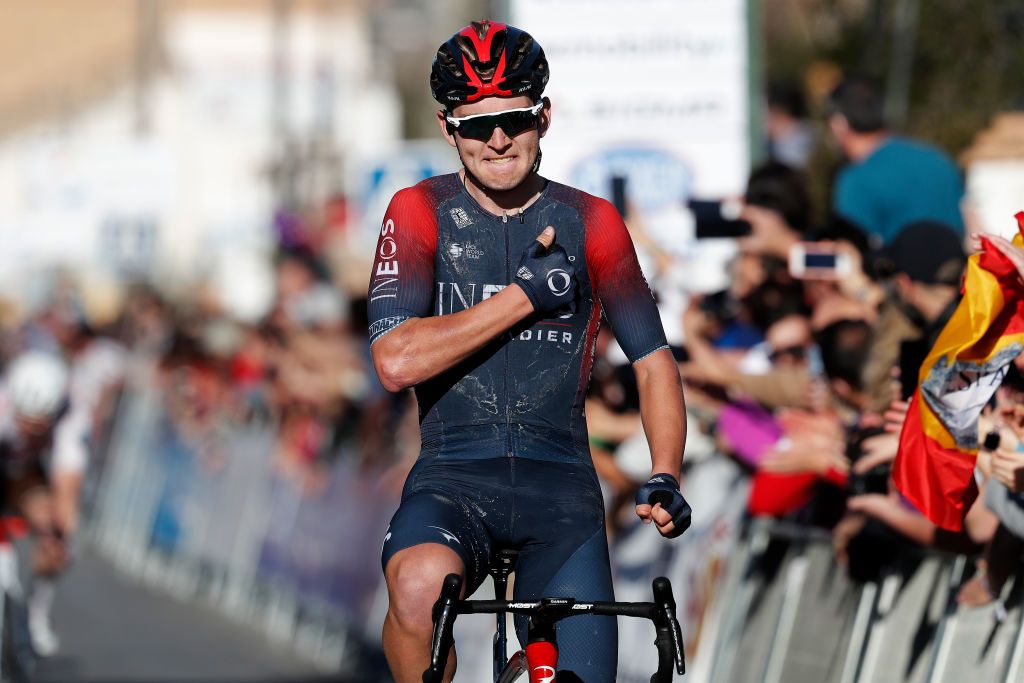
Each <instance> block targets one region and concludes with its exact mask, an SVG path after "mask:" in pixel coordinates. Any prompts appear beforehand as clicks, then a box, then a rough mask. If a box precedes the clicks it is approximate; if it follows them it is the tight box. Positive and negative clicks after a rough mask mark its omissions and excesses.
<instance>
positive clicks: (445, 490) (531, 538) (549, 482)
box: [381, 458, 618, 683]
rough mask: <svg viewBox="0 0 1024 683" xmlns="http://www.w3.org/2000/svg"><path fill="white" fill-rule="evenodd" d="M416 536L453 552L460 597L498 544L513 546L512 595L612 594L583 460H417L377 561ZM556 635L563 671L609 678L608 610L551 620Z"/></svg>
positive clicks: (592, 484)
mask: <svg viewBox="0 0 1024 683" xmlns="http://www.w3.org/2000/svg"><path fill="white" fill-rule="evenodd" d="M422 543H438V544H441V545H445V546H447V547H449V548H451V549H452V550H454V551H455V552H456V553H458V555H459V557H461V558H462V561H463V563H464V564H465V568H466V586H467V595H469V594H471V593H472V592H473V591H475V590H476V589H477V588H478V587H479V586H480V584H481V583H482V582H483V580H484V579H485V578H486V577H487V574H488V571H489V568H490V564H491V558H492V557H493V554H494V553H495V552H496V550H497V549H499V548H514V549H517V550H519V560H518V563H517V565H516V575H515V582H514V590H513V597H514V599H516V600H534V599H538V598H541V597H574V598H578V599H581V600H587V601H592V600H614V595H613V592H612V577H611V569H610V566H609V560H608V544H607V538H606V535H605V528H604V503H603V500H602V497H601V490H600V488H599V486H598V482H597V476H596V474H595V473H594V469H593V467H592V466H590V465H589V463H588V464H585V465H584V464H579V463H562V462H549V461H543V460H531V459H527V458H489V459H485V460H448V459H443V458H421V459H420V461H419V462H417V463H416V465H415V466H414V467H413V469H412V472H410V473H409V478H408V479H407V480H406V483H405V489H404V491H403V493H402V504H401V506H400V507H399V508H398V511H397V512H396V513H395V515H394V517H393V518H392V520H391V525H390V527H389V528H388V532H387V535H386V536H385V539H384V547H383V551H382V560H381V561H382V565H383V566H384V567H387V563H388V561H389V560H390V559H391V558H392V557H393V556H394V555H395V554H396V553H398V552H399V551H401V550H404V549H406V548H409V547H412V546H415V545H419V544H422ZM438 590H439V591H440V585H438ZM525 628H526V620H525V619H517V620H516V630H517V633H518V636H519V640H520V642H521V643H525V642H526V633H525ZM557 640H558V646H559V670H560V671H564V672H573V673H575V674H576V675H577V676H578V677H579V678H580V680H583V681H587V683H601V682H604V681H608V682H609V683H611V682H612V681H614V680H615V669H616V663H617V655H618V652H617V628H616V623H615V618H614V617H607V616H594V615H586V616H578V617H572V618H570V619H565V620H563V621H561V622H559V623H558V625H557Z"/></svg>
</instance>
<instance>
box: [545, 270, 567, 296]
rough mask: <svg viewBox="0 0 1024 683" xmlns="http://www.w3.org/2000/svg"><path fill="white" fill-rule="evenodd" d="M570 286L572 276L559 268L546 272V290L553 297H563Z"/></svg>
mask: <svg viewBox="0 0 1024 683" xmlns="http://www.w3.org/2000/svg"><path fill="white" fill-rule="evenodd" d="M571 286H572V276H570V275H569V273H567V272H565V271H564V270H562V269H561V268H555V269H553V270H551V271H549V272H548V289H550V290H551V293H552V294H554V295H555V296H565V295H566V294H568V293H569V288H570V287H571Z"/></svg>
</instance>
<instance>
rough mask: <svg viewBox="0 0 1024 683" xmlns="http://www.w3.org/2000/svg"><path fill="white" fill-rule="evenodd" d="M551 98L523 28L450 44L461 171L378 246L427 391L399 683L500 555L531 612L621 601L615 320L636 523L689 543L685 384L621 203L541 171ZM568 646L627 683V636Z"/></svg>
mask: <svg viewBox="0 0 1024 683" xmlns="http://www.w3.org/2000/svg"><path fill="white" fill-rule="evenodd" d="M547 81H548V63H547V60H546V58H545V56H544V51H543V50H542V49H541V47H540V45H539V44H538V43H537V42H536V41H535V40H534V39H533V38H532V37H531V36H530V35H529V34H528V33H526V32H524V31H522V30H520V29H517V28H515V27H512V26H507V25H505V24H499V23H494V22H486V21H485V22H479V23H473V24H471V25H470V26H467V27H465V28H464V29H462V30H461V31H459V32H458V33H456V34H455V35H453V36H452V37H451V39H449V40H448V41H446V42H445V43H444V44H443V45H442V46H441V47H440V49H439V50H438V52H437V56H436V58H435V60H434V63H433V67H432V70H431V75H430V85H431V89H432V92H433V95H434V98H435V99H436V100H437V101H438V102H439V103H440V104H441V105H442V106H443V107H444V108H443V109H442V110H441V111H440V112H438V114H437V119H438V123H439V125H440V127H441V131H442V134H443V135H444V136H445V138H446V139H447V141H448V143H449V144H450V145H452V147H454V148H455V150H456V151H457V152H458V155H459V158H460V160H461V161H462V169H461V170H460V171H459V172H458V173H453V174H450V175H446V176H439V177H436V178H431V179H429V180H426V181H424V182H422V183H420V184H418V185H416V186H415V187H411V188H407V189H405V190H402V191H400V192H399V193H397V194H396V195H395V197H394V198H393V199H392V202H391V205H390V206H389V208H388V211H387V214H386V215H385V217H384V221H383V225H382V227H381V234H380V239H379V241H378V245H377V254H376V259H375V262H374V267H373V272H372V276H371V281H370V287H369V306H370V344H371V352H372V355H373V361H374V366H375V367H376V370H377V373H378V375H379V377H380V379H381V382H382V383H383V384H384V386H385V387H386V388H387V389H389V390H391V391H399V390H402V389H405V388H408V387H414V388H415V392H416V398H417V401H418V402H419V406H420V430H421V437H422V444H421V453H420V458H419V460H418V461H417V463H416V465H415V466H414V467H413V470H412V472H411V473H410V474H409V477H408V479H407V480H406V484H405V490H404V491H403V496H402V503H401V506H400V507H399V509H398V511H397V512H396V513H395V516H394V517H393V518H392V521H391V525H390V527H389V529H388V533H387V534H386V536H385V538H384V546H383V552H382V565H383V567H384V574H385V578H386V580H387V585H388V594H389V601H390V602H389V610H388V615H387V619H386V621H385V625H384V648H385V652H386V654H387V657H388V662H389V664H390V666H391V669H392V672H393V674H394V676H395V679H396V681H398V683H412V682H414V681H419V680H420V676H421V674H422V672H423V671H424V669H425V668H426V667H427V664H428V662H429V658H430V655H429V652H430V637H431V629H432V621H431V607H432V605H433V602H434V599H435V597H436V596H437V594H438V590H439V588H440V586H441V584H442V582H443V580H444V577H445V576H446V575H447V574H449V573H453V572H454V573H458V574H461V575H462V576H463V577H464V582H463V585H464V586H465V587H466V591H467V593H472V592H473V591H474V590H475V589H476V588H477V587H478V586H479V585H480V583H481V582H482V581H483V579H484V578H485V577H486V576H487V574H488V568H489V566H490V563H491V562H492V557H494V556H495V554H496V552H497V551H498V550H499V549H501V548H514V549H517V550H519V560H518V565H517V568H516V577H517V578H516V584H515V598H516V599H517V600H518V599H532V598H538V597H540V596H545V595H548V596H550V595H559V596H578V597H580V598H585V599H587V600H612V599H613V595H612V582H611V569H610V567H609V559H608V548H607V543H606V536H605V530H604V511H603V503H602V498H601V492H600V488H599V486H598V482H597V477H596V475H595V473H594V468H593V464H592V463H591V460H590V451H589V447H588V441H587V429H586V420H585V418H584V415H583V404H584V398H585V393H586V388H587V384H588V382H589V379H590V370H591V367H592V365H593V357H594V348H595V343H594V342H595V338H596V335H597V331H598V327H599V324H600V321H601V318H602V314H603V315H604V316H605V317H607V319H608V320H609V322H610V323H611V327H612V330H613V331H614V332H615V336H616V337H617V339H618V342H619V344H620V345H621V346H622V348H623V350H624V351H625V352H626V354H627V355H628V356H629V358H630V360H631V361H632V362H633V363H634V368H635V371H636V373H637V380H638V385H639V390H640V396H641V404H642V405H641V415H642V418H643V423H644V426H645V429H646V431H647V437H648V441H649V442H650V445H651V458H652V478H651V481H650V482H649V483H648V484H647V485H645V486H644V487H643V488H642V489H641V491H640V493H639V494H638V497H637V509H636V511H637V515H638V516H640V517H641V518H642V519H643V520H644V521H645V522H648V523H650V522H653V523H654V524H655V525H656V526H657V528H658V530H659V531H660V532H661V534H662V535H664V536H669V537H671V536H677V535H679V534H680V533H682V531H683V530H684V529H685V528H686V526H688V525H689V506H688V505H686V502H685V501H684V500H683V498H682V496H681V495H680V493H679V486H678V482H677V480H676V477H677V476H678V475H679V469H680V462H681V459H682V453H683V443H684V440H685V429H686V420H685V417H684V405H683V395H682V388H681V382H680V378H679V372H678V369H677V367H676V364H675V361H674V360H673V357H672V354H671V352H670V351H669V349H668V346H667V344H666V343H665V336H664V332H663V330H662V325H661V320H660V319H659V317H658V311H657V308H656V307H655V304H654V299H653V296H652V294H651V291H650V289H649V287H648V285H647V282H646V281H645V280H644V277H643V275H642V274H641V272H640V268H639V265H638V263H637V258H636V253H635V251H634V249H633V244H632V242H631V241H630V238H629V234H628V233H627V231H626V228H625V225H624V224H623V222H622V218H621V216H619V214H618V212H617V211H616V210H615V209H614V207H612V205H611V204H609V203H608V202H606V201H604V200H603V199H599V198H597V197H593V196H591V195H588V194H586V193H584V192H581V191H579V190H576V189H573V188H571V187H567V186H565V185H561V184H559V183H555V182H551V181H548V180H546V179H545V178H543V177H541V176H540V175H539V174H538V172H537V171H538V168H539V166H540V156H541V155H540V139H541V138H542V137H543V136H544V135H545V133H546V132H547V131H548V128H549V127H550V125H551V103H550V101H549V100H548V99H547V98H545V97H543V91H544V87H545V85H546V84H547ZM652 494H653V495H655V496H659V497H660V496H663V497H664V500H665V501H666V502H665V503H664V504H661V503H659V504H656V505H654V506H653V507H652V506H651V505H650V504H649V502H648V501H649V499H650V497H651V496H652ZM524 626H525V624H523V623H520V624H517V628H518V629H519V632H520V637H521V638H522V637H523V630H524ZM556 637H557V639H558V641H559V645H560V656H559V671H560V672H561V673H560V674H559V680H560V681H562V680H582V681H587V683H604V682H608V683H610V682H611V681H614V680H615V669H616V656H617V645H616V628H615V621H614V618H611V617H601V616H584V617H578V618H576V619H570V620H566V621H564V622H561V623H559V625H558V630H557V632H556ZM454 670H455V660H454V656H453V657H452V659H451V661H450V662H449V666H448V672H447V676H448V678H447V680H450V679H451V677H452V676H453V675H454ZM573 676H575V678H574V677H573Z"/></svg>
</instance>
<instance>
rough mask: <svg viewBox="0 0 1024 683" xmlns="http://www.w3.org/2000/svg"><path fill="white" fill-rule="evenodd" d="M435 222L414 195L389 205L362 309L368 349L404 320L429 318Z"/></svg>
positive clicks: (421, 199) (409, 191)
mask: <svg viewBox="0 0 1024 683" xmlns="http://www.w3.org/2000/svg"><path fill="white" fill-rule="evenodd" d="M436 245H437V216H436V215H435V213H434V208H433V206H432V205H431V203H430V202H429V200H428V199H427V197H426V196H425V195H424V193H423V192H422V191H420V190H419V189H417V188H415V187H412V188H407V189H405V190H402V191H400V192H398V193H397V194H396V195H395V196H394V197H393V198H392V200H391V204H390V205H389V206H388V210H387V213H386V214H384V222H383V223H382V224H381V228H380V237H379V238H378V240H377V252H376V254H375V256H374V260H373V270H372V271H371V274H370V287H369V292H368V293H367V303H368V308H369V317H370V329H369V332H370V344H371V345H372V344H373V343H374V342H376V341H377V340H378V339H380V338H381V337H382V336H384V335H385V334H387V333H388V332H390V331H391V330H393V329H394V328H395V327H397V326H398V325H401V324H402V323H403V322H405V321H406V320H408V319H409V318H422V317H426V316H428V315H430V312H431V306H432V303H433V295H434V252H435V249H436Z"/></svg>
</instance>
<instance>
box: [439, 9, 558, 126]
mask: <svg viewBox="0 0 1024 683" xmlns="http://www.w3.org/2000/svg"><path fill="white" fill-rule="evenodd" d="M547 83H548V60H547V59H546V58H545V57H544V50H543V49H541V46H540V43H538V42H537V41H536V40H534V39H533V36H531V35H530V34H529V33H527V32H526V31H523V30H521V29H518V28H516V27H515V26H509V25H507V24H500V23H498V22H492V21H474V22H473V23H472V24H470V25H469V26H467V27H466V28H464V29H462V30H461V31H459V32H458V33H456V34H455V35H453V36H452V37H451V38H450V39H449V40H448V41H447V42H445V43H444V44H443V45H442V46H441V47H440V48H438V50H437V56H436V57H434V64H433V66H432V67H431V70H430V90H431V92H432V93H433V95H434V99H435V100H437V101H438V102H440V103H441V104H442V105H444V106H445V107H447V108H448V109H452V108H454V107H456V106H458V105H460V104H465V103H467V102H475V101H477V100H479V99H481V98H484V97H492V96H497V97H517V96H519V95H529V96H530V97H532V98H533V100H534V101H535V102H536V101H538V100H540V96H541V94H542V93H543V92H544V86H546V85H547Z"/></svg>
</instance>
